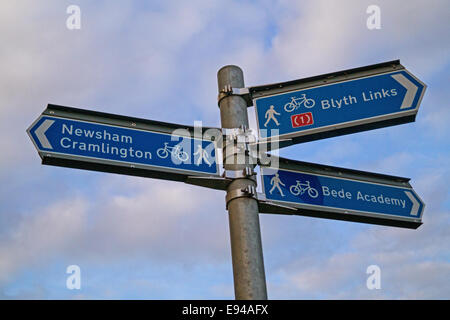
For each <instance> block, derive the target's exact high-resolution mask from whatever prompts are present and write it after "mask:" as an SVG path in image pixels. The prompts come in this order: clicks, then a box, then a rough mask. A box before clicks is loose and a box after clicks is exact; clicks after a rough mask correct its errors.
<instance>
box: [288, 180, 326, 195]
mask: <svg viewBox="0 0 450 320" xmlns="http://www.w3.org/2000/svg"><path fill="white" fill-rule="evenodd" d="M295 181H297V184H294V185H292V186H291V187H290V188H289V191H290V192H291V193H292V194H293V195H294V196H298V195H302V194H304V193H305V192H306V191H308V195H309V196H310V197H311V198H317V197H318V196H319V192H318V191H317V190H316V189H314V188H313V187H311V184H310V182H309V181H306V182H305V183H301V182H300V181H298V180H295Z"/></svg>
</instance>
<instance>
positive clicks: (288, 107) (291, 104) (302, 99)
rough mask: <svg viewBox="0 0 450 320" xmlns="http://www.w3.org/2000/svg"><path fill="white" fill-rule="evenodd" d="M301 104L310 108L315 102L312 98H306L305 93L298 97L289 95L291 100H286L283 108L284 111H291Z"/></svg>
mask: <svg viewBox="0 0 450 320" xmlns="http://www.w3.org/2000/svg"><path fill="white" fill-rule="evenodd" d="M302 104H303V105H304V106H305V108H307V109H310V108H312V107H314V105H315V104H316V102H315V101H314V99H311V98H310V99H308V98H306V93H303V94H302V95H301V96H300V97H298V98H296V97H291V102H288V103H286V104H285V105H284V110H286V112H292V111H294V110H296V109H298V108H300V106H301V105H302Z"/></svg>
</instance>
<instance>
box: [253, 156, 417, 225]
mask: <svg viewBox="0 0 450 320" xmlns="http://www.w3.org/2000/svg"><path fill="white" fill-rule="evenodd" d="M261 181H262V188H263V192H264V194H265V200H269V201H271V202H273V203H278V204H282V205H288V206H290V207H294V208H298V209H301V210H298V211H297V212H295V213H293V212H292V211H291V210H288V211H287V213H288V214H300V215H302V214H306V215H310V216H315V217H323V218H333V219H338V220H347V221H358V222H364V223H372V224H381V225H389V226H398V227H405V228H413V229H416V228H417V227H419V226H420V225H421V224H422V222H421V219H422V213H423V209H424V203H423V201H422V200H421V199H420V198H419V197H418V196H417V194H416V193H415V192H414V190H413V189H412V187H411V186H410V184H409V183H408V181H409V179H406V178H401V177H392V176H387V175H381V174H375V173H370V172H362V171H356V170H349V169H344V168H336V167H329V166H322V165H318V164H308V163H305V162H297V161H286V160H284V161H283V160H280V168H279V169H277V168H268V167H262V170H261Z"/></svg>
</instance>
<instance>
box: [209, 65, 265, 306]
mask: <svg viewBox="0 0 450 320" xmlns="http://www.w3.org/2000/svg"><path fill="white" fill-rule="evenodd" d="M217 79H218V86H219V107H220V117H221V122H222V128H223V129H234V130H239V128H240V129H241V130H243V131H245V128H248V115H247V103H246V101H245V99H244V98H243V97H242V96H239V95H233V94H229V95H222V96H221V94H223V93H224V92H226V91H227V89H226V88H230V87H231V88H244V77H243V73H242V70H241V69H240V68H239V67H237V66H225V67H223V68H221V69H220V70H219V71H218V73H217ZM227 141H228V140H227ZM234 142H235V141H234ZM234 142H232V144H228V145H225V148H224V155H225V154H231V155H232V156H231V157H224V168H225V171H226V172H234V173H235V175H234V177H233V178H232V179H233V181H232V182H231V183H230V185H229V186H228V188H227V196H226V201H227V209H228V213H229V224H230V239H231V256H232V261H233V276H234V291H235V297H236V299H242V300H244V299H245V300H249V299H255V300H264V299H267V289H266V279H265V272H264V260H263V252H262V244H261V231H260V225H259V212H258V200H257V199H256V192H255V188H256V179H254V178H253V176H252V175H251V174H245V173H246V172H253V165H252V164H250V163H249V162H250V161H249V156H248V154H245V150H243V151H242V153H240V154H239V152H238V151H236V152H234V151H230V149H233V150H240V149H239V148H235V145H234ZM233 145H234V146H233ZM227 148H228V150H225V149H227ZM239 160H240V161H239ZM242 160H244V161H242ZM239 172H240V173H242V175H240V174H239Z"/></svg>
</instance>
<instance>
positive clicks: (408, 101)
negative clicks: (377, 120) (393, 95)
mask: <svg viewBox="0 0 450 320" xmlns="http://www.w3.org/2000/svg"><path fill="white" fill-rule="evenodd" d="M391 77H392V78H394V79H395V80H397V81H398V83H400V84H401V85H402V86H404V87H405V88H406V94H405V97H404V98H403V102H402V105H401V107H400V109H406V108H411V107H412V103H413V101H414V97H415V96H416V92H417V89H418V87H417V86H416V85H415V84H414V83H412V82H411V81H409V80H408V79H407V78H406V77H405V76H404V75H402V74H401V73H397V74H394V75H391Z"/></svg>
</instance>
